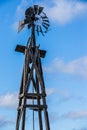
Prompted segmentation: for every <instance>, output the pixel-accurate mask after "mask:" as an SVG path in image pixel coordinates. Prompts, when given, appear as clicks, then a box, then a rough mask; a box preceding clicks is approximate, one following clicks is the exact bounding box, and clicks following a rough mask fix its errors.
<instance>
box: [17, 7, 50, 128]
mask: <svg viewBox="0 0 87 130" xmlns="http://www.w3.org/2000/svg"><path fill="white" fill-rule="evenodd" d="M25 25H27V26H28V29H31V36H30V38H29V40H28V43H27V45H26V46H22V45H17V46H16V49H15V51H17V52H21V53H24V55H25V60H24V67H23V73H22V79H21V85H20V91H19V104H18V113H17V122H16V130H25V129H26V128H25V127H26V111H27V109H29V110H31V111H32V112H33V121H32V122H33V125H32V126H33V130H34V129H36V130H37V128H35V125H34V124H35V119H34V118H35V116H34V114H35V112H37V114H38V119H36V120H38V121H39V122H38V124H39V125H38V126H39V130H44V129H45V130H50V125H49V118H48V112H47V104H46V91H45V84H44V78H43V71H42V64H41V58H44V57H45V54H46V51H45V50H40V49H39V46H37V45H36V38H35V32H37V34H38V35H39V33H42V35H44V33H46V32H47V31H48V27H49V20H48V17H47V16H46V14H45V13H44V12H43V7H40V6H38V5H34V6H32V7H29V8H28V9H27V10H26V11H25V19H24V20H23V21H21V22H19V29H18V31H21V29H22V28H23V27H24V26H25ZM31 84H32V85H31ZM43 118H44V120H43ZM43 122H45V124H44V126H43ZM30 125H31V124H30Z"/></svg>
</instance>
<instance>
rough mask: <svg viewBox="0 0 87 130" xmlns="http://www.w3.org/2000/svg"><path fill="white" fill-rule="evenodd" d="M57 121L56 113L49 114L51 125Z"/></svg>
mask: <svg viewBox="0 0 87 130" xmlns="http://www.w3.org/2000/svg"><path fill="white" fill-rule="evenodd" d="M58 119H59V116H58V113H56V112H51V113H49V120H50V122H51V123H55V121H57V120H58Z"/></svg>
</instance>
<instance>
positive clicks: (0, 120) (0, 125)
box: [0, 116, 14, 128]
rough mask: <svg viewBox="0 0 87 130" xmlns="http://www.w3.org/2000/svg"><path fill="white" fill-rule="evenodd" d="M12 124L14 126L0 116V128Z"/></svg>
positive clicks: (12, 122) (10, 121) (11, 122)
mask: <svg viewBox="0 0 87 130" xmlns="http://www.w3.org/2000/svg"><path fill="white" fill-rule="evenodd" d="M12 124H14V121H12V120H6V119H5V117H2V116H0V128H2V127H6V125H12Z"/></svg>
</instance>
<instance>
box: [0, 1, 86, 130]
mask: <svg viewBox="0 0 87 130" xmlns="http://www.w3.org/2000/svg"><path fill="white" fill-rule="evenodd" d="M86 2H87V1H86V0H51V1H50V2H49V1H48V0H17V1H14V0H9V1H8V0H1V1H0V130H15V125H16V115H17V102H18V100H17V96H18V92H19V87H20V81H21V74H22V68H23V61H24V56H23V55H22V54H19V53H16V52H15V51H14V50H15V47H16V44H22V45H26V43H27V39H28V37H29V35H30V30H27V27H25V28H24V29H23V30H22V31H21V32H20V33H19V34H18V33H17V28H18V22H19V20H23V19H24V11H25V9H26V8H27V7H29V6H30V5H33V4H36V3H37V4H39V5H42V6H44V11H45V12H47V15H48V17H49V19H50V29H49V31H48V33H47V34H46V35H45V36H44V37H43V36H41V35H40V36H39V37H38V36H37V35H36V38H37V45H38V44H40V48H41V49H45V50H47V54H46V57H45V59H43V60H42V64H43V72H44V79H45V86H46V91H47V105H48V112H49V119H50V127H51V130H54V129H55V130H87V3H86ZM29 122H30V124H31V121H29Z"/></svg>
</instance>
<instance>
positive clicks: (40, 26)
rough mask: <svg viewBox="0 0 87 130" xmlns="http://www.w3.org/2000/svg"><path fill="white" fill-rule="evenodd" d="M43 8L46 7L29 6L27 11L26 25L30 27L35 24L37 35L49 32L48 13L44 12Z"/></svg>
mask: <svg viewBox="0 0 87 130" xmlns="http://www.w3.org/2000/svg"><path fill="white" fill-rule="evenodd" d="M43 9H44V7H41V6H38V5H34V6H32V7H29V8H27V9H26V11H25V19H24V25H27V26H28V29H30V28H31V27H32V25H34V26H35V31H36V32H37V35H39V33H41V34H42V35H43V36H44V33H47V31H48V28H49V26H50V23H49V19H48V17H47V16H46V13H44V12H43ZM24 25H22V28H23V27H24ZM20 26H21V25H20ZM20 28H21V27H20ZM19 30H20V29H19Z"/></svg>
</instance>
